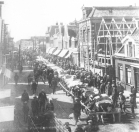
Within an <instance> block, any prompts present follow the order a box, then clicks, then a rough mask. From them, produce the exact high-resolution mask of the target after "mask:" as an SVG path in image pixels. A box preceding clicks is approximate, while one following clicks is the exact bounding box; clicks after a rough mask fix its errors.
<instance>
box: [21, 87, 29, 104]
mask: <svg viewBox="0 0 139 132" xmlns="http://www.w3.org/2000/svg"><path fill="white" fill-rule="evenodd" d="M21 101H22V102H23V103H24V102H28V101H29V95H28V93H27V91H26V90H24V92H23V94H22V96H21Z"/></svg>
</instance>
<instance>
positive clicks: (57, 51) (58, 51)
mask: <svg viewBox="0 0 139 132" xmlns="http://www.w3.org/2000/svg"><path fill="white" fill-rule="evenodd" d="M61 50H62V49H57V50H56V51H55V52H54V53H53V55H58V54H59V53H60V52H61Z"/></svg>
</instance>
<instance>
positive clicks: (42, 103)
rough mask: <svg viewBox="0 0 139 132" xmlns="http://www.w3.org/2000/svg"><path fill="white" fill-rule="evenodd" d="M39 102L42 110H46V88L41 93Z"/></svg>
mask: <svg viewBox="0 0 139 132" xmlns="http://www.w3.org/2000/svg"><path fill="white" fill-rule="evenodd" d="M38 99H39V103H40V111H41V112H44V110H45V101H47V100H48V99H47V97H46V93H45V91H44V89H42V91H41V92H40V93H39V97H38Z"/></svg>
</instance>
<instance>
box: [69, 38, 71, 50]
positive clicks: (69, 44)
mask: <svg viewBox="0 0 139 132" xmlns="http://www.w3.org/2000/svg"><path fill="white" fill-rule="evenodd" d="M69 48H71V37H70V39H69Z"/></svg>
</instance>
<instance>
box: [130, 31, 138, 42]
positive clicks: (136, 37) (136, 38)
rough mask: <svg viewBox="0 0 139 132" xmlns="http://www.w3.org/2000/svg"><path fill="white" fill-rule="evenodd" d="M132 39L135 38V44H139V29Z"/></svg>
mask: <svg viewBox="0 0 139 132" xmlns="http://www.w3.org/2000/svg"><path fill="white" fill-rule="evenodd" d="M131 38H133V39H134V41H135V42H137V43H139V29H136V30H135V31H134V32H133V34H132V35H131Z"/></svg>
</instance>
